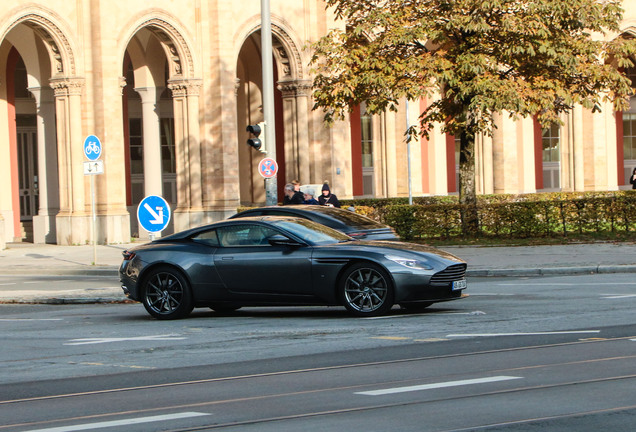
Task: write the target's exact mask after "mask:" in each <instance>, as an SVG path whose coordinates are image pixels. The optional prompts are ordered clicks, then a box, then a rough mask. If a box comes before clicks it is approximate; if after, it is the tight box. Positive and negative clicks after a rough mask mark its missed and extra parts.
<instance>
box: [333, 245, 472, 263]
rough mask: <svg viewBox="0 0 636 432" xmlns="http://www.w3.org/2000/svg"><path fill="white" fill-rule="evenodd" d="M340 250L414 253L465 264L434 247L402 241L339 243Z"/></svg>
mask: <svg viewBox="0 0 636 432" xmlns="http://www.w3.org/2000/svg"><path fill="white" fill-rule="evenodd" d="M337 247H338V248H342V247H347V248H351V249H354V250H368V251H373V252H382V253H389V254H390V253H392V252H394V253H400V252H401V253H403V254H404V253H406V254H408V253H409V252H410V253H413V254H415V255H424V256H426V257H428V258H430V257H431V255H432V256H435V257H441V258H444V259H447V260H449V261H454V262H458V263H464V262H465V261H464V260H462V259H461V258H458V257H456V256H455V255H453V254H451V253H448V252H446V251H443V250H440V249H437V248H434V247H433V246H428V245H423V244H417V243H406V242H401V241H386V240H375V241H374V240H354V241H350V242H346V243H338V244H337Z"/></svg>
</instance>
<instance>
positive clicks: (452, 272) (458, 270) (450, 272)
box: [430, 264, 466, 286]
mask: <svg viewBox="0 0 636 432" xmlns="http://www.w3.org/2000/svg"><path fill="white" fill-rule="evenodd" d="M465 276H466V264H455V265H452V266H450V267H448V268H446V269H444V270H442V271H441V272H439V273H435V274H434V275H433V276H432V277H431V282H430V283H431V285H433V286H447V285H449V284H450V283H452V282H453V281H456V280H460V279H464V277H465Z"/></svg>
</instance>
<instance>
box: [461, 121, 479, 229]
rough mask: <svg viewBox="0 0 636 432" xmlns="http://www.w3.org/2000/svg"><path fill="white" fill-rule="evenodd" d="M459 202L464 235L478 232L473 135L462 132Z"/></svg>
mask: <svg viewBox="0 0 636 432" xmlns="http://www.w3.org/2000/svg"><path fill="white" fill-rule="evenodd" d="M459 203H460V204H461V210H460V213H461V222H462V232H463V234H464V235H468V236H475V235H477V233H478V232H479V217H478V215H477V189H476V187H475V136H474V135H472V134H470V135H469V134H467V133H466V132H462V133H461V135H460V145H459Z"/></svg>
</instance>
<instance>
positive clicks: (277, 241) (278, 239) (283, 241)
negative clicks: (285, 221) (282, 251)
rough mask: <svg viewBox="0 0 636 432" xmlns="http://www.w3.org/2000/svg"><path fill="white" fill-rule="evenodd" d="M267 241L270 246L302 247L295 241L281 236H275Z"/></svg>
mask: <svg viewBox="0 0 636 432" xmlns="http://www.w3.org/2000/svg"><path fill="white" fill-rule="evenodd" d="M267 241H268V243H269V244H270V245H272V246H302V243H299V242H297V241H296V240H293V239H290V238H289V237H285V236H284V235H282V234H276V235H273V236H271V237H268V238H267Z"/></svg>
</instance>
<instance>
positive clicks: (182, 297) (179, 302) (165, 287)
mask: <svg viewBox="0 0 636 432" xmlns="http://www.w3.org/2000/svg"><path fill="white" fill-rule="evenodd" d="M143 304H144V307H145V308H146V310H147V311H148V313H149V314H150V315H152V316H153V317H155V318H157V319H162V320H169V319H178V318H183V317H186V316H187V315H188V314H190V312H192V309H193V308H194V303H193V302H192V293H191V291H190V286H189V284H188V281H187V280H186V279H185V277H184V276H183V275H182V274H181V272H179V271H178V270H176V269H172V268H170V267H162V268H158V269H156V270H153V271H152V272H151V273H150V274H149V275H148V277H146V278H145V280H144V286H143Z"/></svg>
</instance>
